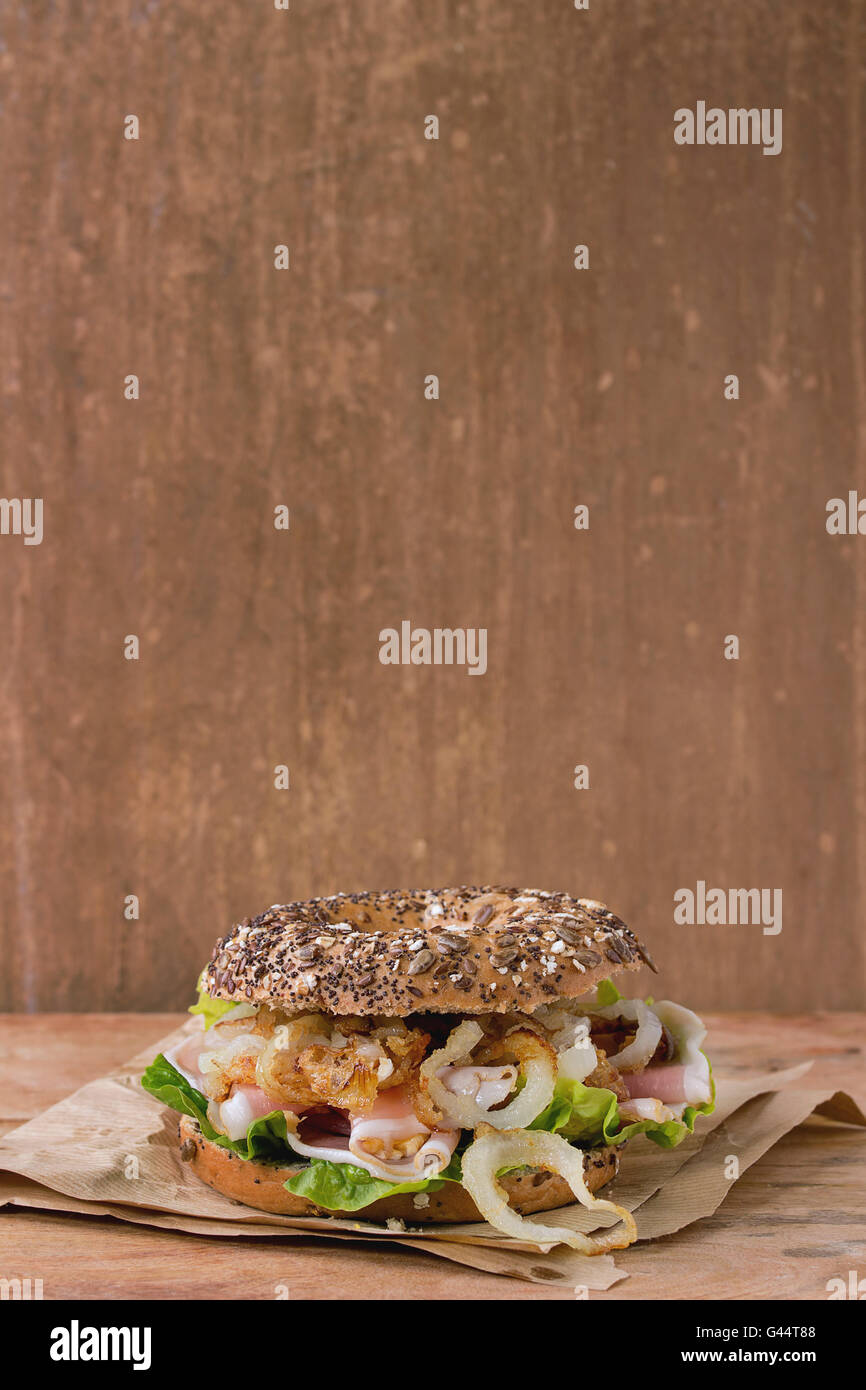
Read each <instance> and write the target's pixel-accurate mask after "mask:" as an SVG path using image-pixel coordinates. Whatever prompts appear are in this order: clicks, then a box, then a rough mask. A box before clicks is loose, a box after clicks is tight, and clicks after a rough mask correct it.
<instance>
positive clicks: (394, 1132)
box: [288, 1086, 460, 1182]
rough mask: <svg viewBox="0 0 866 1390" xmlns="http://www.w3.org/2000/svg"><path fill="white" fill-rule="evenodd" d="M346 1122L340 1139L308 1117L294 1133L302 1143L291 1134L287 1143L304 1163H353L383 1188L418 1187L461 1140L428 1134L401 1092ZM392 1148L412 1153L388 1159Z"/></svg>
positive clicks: (448, 1133)
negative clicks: (404, 1184) (398, 1146)
mask: <svg viewBox="0 0 866 1390" xmlns="http://www.w3.org/2000/svg"><path fill="white" fill-rule="evenodd" d="M349 1119H350V1122H351V1131H350V1133H349V1135H348V1136H345V1135H336V1134H329V1133H324V1132H323V1131H321V1130H318V1129H316V1128H315V1117H311V1119H310V1120H309V1121H308V1122H307V1123H306V1124H304V1125H302V1126H299V1127H298V1130H302V1131H303V1137H301V1133H300V1132H298V1131H296V1132H295V1133H291V1132H290V1133H289V1136H288V1138H289V1143H290V1144H291V1146H292V1148H293V1149H294V1150H295V1151H296V1153H299V1154H303V1155H304V1157H306V1158H319V1159H325V1160H327V1161H328V1162H330V1163H353V1164H355V1166H356V1167H358V1168H364V1169H365V1170H366V1171H367V1172H368V1173H370V1174H371V1176H372V1177H374V1178H383V1179H385V1181H387V1182H417V1181H418V1179H420V1178H432V1177H435V1176H436V1174H437V1173H439V1172H441V1171H442V1169H443V1168H445V1167H447V1165H448V1163H449V1162H450V1159H451V1155H452V1154H453V1152H454V1150H455V1148H456V1147H457V1141H458V1139H459V1138H460V1131H459V1130H430V1129H429V1128H428V1127H427V1125H425V1124H422V1122H421V1121H420V1120H419V1119H418V1117H417V1115H416V1114H415V1113H414V1111H413V1109H412V1105H411V1102H410V1100H409V1097H408V1094H407V1092H406V1091H405V1089H404V1088H403V1087H402V1086H394V1087H392V1089H391V1090H389V1091H383V1092H382V1094H381V1095H379V1096H378V1097H377V1099H376V1101H375V1102H374V1104H373V1105H372V1106H371V1107H370V1109H369V1110H363V1111H358V1112H356V1113H355V1114H351V1115H350V1116H349ZM418 1141H420V1143H419V1142H418ZM396 1144H402V1145H403V1146H404V1147H405V1148H409V1149H414V1152H407V1153H405V1154H403V1155H400V1156H399V1157H390V1158H389V1157H388V1156H387V1155H388V1154H389V1153H390V1154H393V1153H394V1146H395V1145H396Z"/></svg>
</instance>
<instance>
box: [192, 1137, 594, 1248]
mask: <svg viewBox="0 0 866 1390" xmlns="http://www.w3.org/2000/svg"><path fill="white" fill-rule="evenodd" d="M178 1135H179V1137H180V1141H181V1149H180V1153H181V1158H182V1159H183V1160H184V1161H185V1162H186V1163H188V1164H189V1165H190V1167H191V1169H192V1171H193V1172H194V1173H195V1175H196V1177H197V1178H200V1179H201V1181H202V1182H206V1183H207V1184H208V1186H209V1187H212V1188H214V1190H215V1191H216V1192H221V1193H222V1194H223V1196H224V1197H231V1198H232V1199H233V1201H235V1202H242V1203H243V1204H244V1206H247V1207H256V1208H257V1209H258V1210H259V1211H269V1212H272V1213H274V1214H275V1215H278V1216H351V1217H355V1218H356V1219H358V1220H363V1221H387V1220H389V1219H392V1218H396V1219H397V1220H398V1221H404V1222H406V1224H407V1225H411V1226H417V1225H421V1224H422V1223H427V1222H436V1221H481V1220H482V1219H483V1218H482V1217H481V1216H480V1215H479V1212H478V1208H477V1207H476V1205H475V1203H474V1202H473V1200H472V1198H471V1197H470V1195H469V1193H468V1192H467V1191H466V1188H465V1187H463V1186H462V1185H461V1184H460V1183H458V1182H445V1183H443V1184H442V1186H441V1187H440V1188H438V1189H437V1190H436V1191H434V1192H424V1193H411V1192H401V1193H397V1194H396V1195H394V1196H391V1197H382V1198H380V1199H379V1200H378V1201H376V1202H371V1203H370V1205H369V1206H366V1207H364V1208H363V1210H362V1211H360V1212H345V1211H329V1210H327V1209H326V1208H324V1207H318V1206H316V1205H315V1203H314V1202H310V1201H308V1200H307V1198H306V1197H298V1196H296V1195H295V1194H294V1193H293V1192H287V1191H286V1189H285V1188H284V1187H283V1183H284V1182H286V1181H287V1180H288V1179H289V1178H291V1177H293V1176H294V1175H295V1174H296V1173H298V1172H299V1171H300V1170H301V1169H302V1168H303V1167H305V1166H306V1165H304V1164H301V1163H279V1162H275V1161H268V1160H263V1159H254V1158H250V1159H243V1158H238V1157H237V1155H236V1154H234V1153H232V1151H231V1149H225V1148H223V1147H222V1145H220V1144H214V1143H213V1142H212V1141H211V1140H210V1139H205V1137H204V1135H203V1134H202V1132H201V1130H200V1129H199V1127H198V1124H197V1122H196V1121H195V1120H193V1119H191V1118H190V1116H188V1115H182V1116H181V1119H180V1123H179V1124H178ZM618 1167H619V1154H618V1153H617V1150H616V1149H614V1148H610V1147H607V1148H598V1149H589V1150H587V1153H586V1158H585V1160H584V1173H585V1176H586V1185H587V1187H588V1188H589V1190H590V1192H597V1191H598V1189H599V1188H600V1187H604V1185H605V1183H608V1182H610V1181H611V1179H613V1178H615V1177H616V1174H617V1169H618ZM499 1181H500V1182H501V1183H502V1186H503V1187H504V1188H505V1191H506V1192H507V1193H508V1197H509V1205H510V1206H511V1207H513V1208H514V1210H515V1211H517V1212H520V1214H521V1215H522V1216H526V1215H528V1214H529V1213H530V1212H533V1211H550V1210H551V1209H552V1208H553V1207H562V1206H565V1205H567V1204H568V1203H571V1202H573V1201H574V1200H575V1199H574V1193H573V1192H572V1190H571V1188H570V1187H569V1186H568V1183H567V1182H566V1181H565V1179H564V1178H562V1177H560V1176H559V1174H558V1173H547V1172H544V1171H543V1170H539V1169H524V1170H522V1171H520V1172H515V1173H506V1174H504V1176H502V1177H501V1178H500V1179H499Z"/></svg>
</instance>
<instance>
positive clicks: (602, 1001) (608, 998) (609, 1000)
mask: <svg viewBox="0 0 866 1390" xmlns="http://www.w3.org/2000/svg"><path fill="white" fill-rule="evenodd" d="M622 997H623V996H622V995H621V994H620V992H619V990H618V989H617V987H616V985H615V984H614V983H613V980H600V981H599V985H598V989H597V990H596V994H595V1002H596V1004H597V1005H598V1007H599V1008H600V1009H606V1008H607V1007H608V1006H609V1005H610V1004H617V1003H619V1001H620V999H622Z"/></svg>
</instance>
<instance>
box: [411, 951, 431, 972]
mask: <svg viewBox="0 0 866 1390" xmlns="http://www.w3.org/2000/svg"><path fill="white" fill-rule="evenodd" d="M435 959H436V957H435V956H434V955H433V952H432V951H427V950H424V951H419V952H418V954H417V956H414V957H413V959H412V964H411V965H410V966H409V974H410V975H423V974H424V973H425V972H426V971H427V970H429V969H430V966H431V965H432V964H433V962H434V960H435Z"/></svg>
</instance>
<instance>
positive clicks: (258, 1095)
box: [208, 1083, 302, 1139]
mask: <svg viewBox="0 0 866 1390" xmlns="http://www.w3.org/2000/svg"><path fill="white" fill-rule="evenodd" d="M274 1110H286V1111H287V1113H289V1114H299V1113H302V1112H299V1111H298V1110H295V1109H293V1110H288V1109H287V1107H286V1106H285V1105H282V1104H280V1103H278V1102H277V1101H274V1100H271V1098H270V1096H267V1095H265V1093H264V1091H263V1090H262V1089H261V1087H260V1086H239V1085H237V1083H236V1084H235V1085H234V1086H232V1089H231V1095H230V1096H229V1098H228V1100H224V1101H223V1102H222V1104H221V1105H216V1104H212V1105H211V1106H209V1107H208V1114H209V1115H210V1114H211V1113H212V1112H216V1117H217V1118H218V1120H219V1124H215V1125H214V1128H215V1129H219V1130H220V1132H221V1133H222V1134H226V1135H228V1137H229V1139H243V1137H244V1135H245V1134H246V1132H247V1130H248V1129H249V1127H250V1125H251V1124H252V1123H253V1121H254V1120H263V1119H264V1117H265V1115H270V1114H271V1113H272V1112H273V1111H274ZM211 1123H213V1120H212V1121H211Z"/></svg>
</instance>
